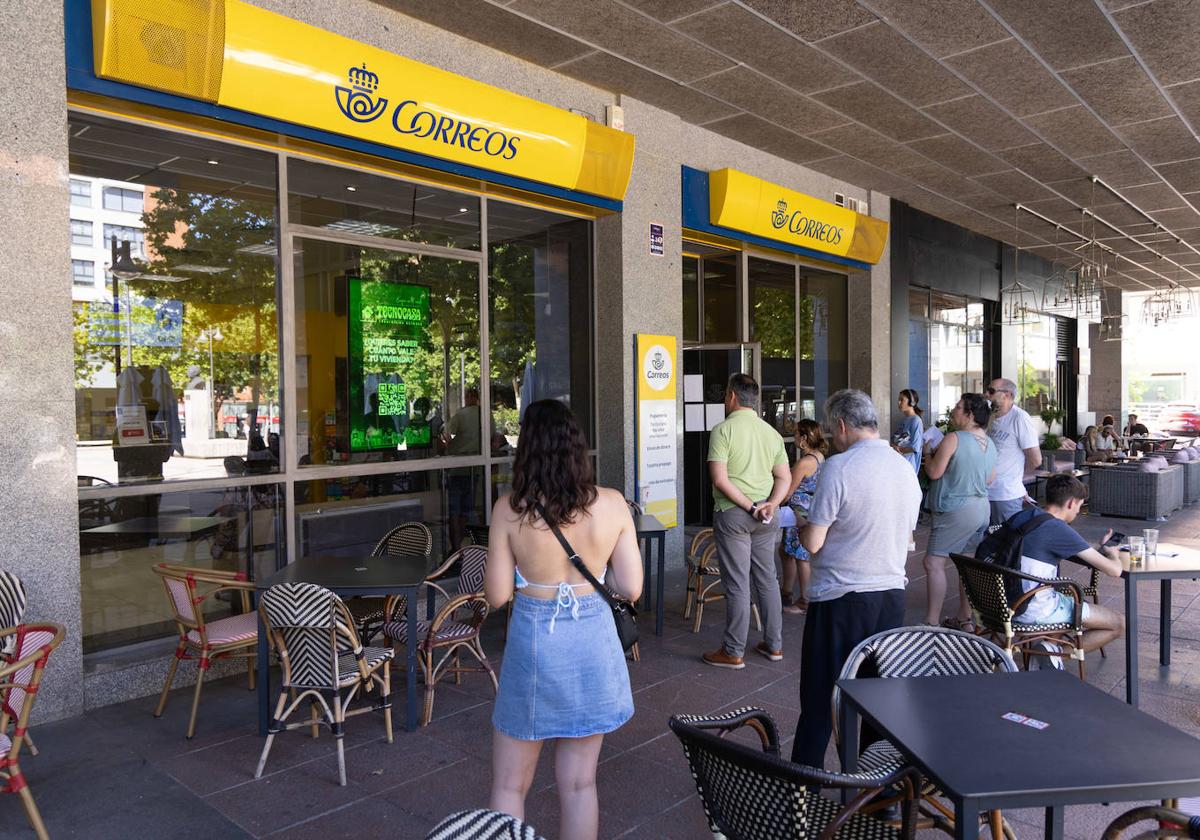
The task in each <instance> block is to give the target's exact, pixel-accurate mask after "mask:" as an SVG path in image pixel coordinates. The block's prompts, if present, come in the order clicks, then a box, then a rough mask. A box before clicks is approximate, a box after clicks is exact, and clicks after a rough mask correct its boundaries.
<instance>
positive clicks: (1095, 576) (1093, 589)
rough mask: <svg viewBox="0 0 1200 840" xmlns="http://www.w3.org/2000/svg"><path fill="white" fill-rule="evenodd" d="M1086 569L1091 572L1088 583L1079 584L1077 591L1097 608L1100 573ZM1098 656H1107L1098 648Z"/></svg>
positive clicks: (1080, 562) (1072, 558)
mask: <svg viewBox="0 0 1200 840" xmlns="http://www.w3.org/2000/svg"><path fill="white" fill-rule="evenodd" d="M1067 559H1068V560H1072V561H1075V562H1077V563H1079V564H1080V565H1084V566H1087V564H1086V563H1083V561H1081V560H1075V558H1074V557H1068V558H1067ZM1088 569H1090V570H1091V572H1090V574H1089V575H1088V582H1087V583H1081V584H1080V585H1079V591H1080V592H1081V593H1082V595H1083V597H1084V598H1085V599H1086V598H1091V599H1092V603H1093V604H1095V605H1096V606H1099V605H1100V574H1101V573H1100V570H1099V569H1097V568H1096V567H1094V566H1088ZM1100 656H1101V658H1103V659H1107V658H1108V654H1107V653H1105V652H1104V648H1100Z"/></svg>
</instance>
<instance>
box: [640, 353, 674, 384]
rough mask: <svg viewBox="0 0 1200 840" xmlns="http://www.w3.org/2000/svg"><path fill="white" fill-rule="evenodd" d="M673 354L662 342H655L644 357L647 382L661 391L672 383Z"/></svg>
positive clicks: (643, 372) (644, 373) (643, 371)
mask: <svg viewBox="0 0 1200 840" xmlns="http://www.w3.org/2000/svg"><path fill="white" fill-rule="evenodd" d="M671 373H672V371H671V354H670V353H668V352H667V349H666V348H665V347H663V346H662V345H661V344H655V345H654V346H653V347H651V348H650V349H649V350H647V351H646V355H645V356H643V357H642V376H644V377H645V378H646V384H647V385H649V386H650V387H651V388H653V389H654V390H655V391H661V390H663V389H665V388H666V387H667V386H668V385H670V384H671Z"/></svg>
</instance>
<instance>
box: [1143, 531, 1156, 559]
mask: <svg viewBox="0 0 1200 840" xmlns="http://www.w3.org/2000/svg"><path fill="white" fill-rule="evenodd" d="M1142 539H1143V540H1144V541H1145V543H1146V556H1147V557H1154V558H1157V557H1158V529H1157V528H1146V529H1145V530H1143V531H1142Z"/></svg>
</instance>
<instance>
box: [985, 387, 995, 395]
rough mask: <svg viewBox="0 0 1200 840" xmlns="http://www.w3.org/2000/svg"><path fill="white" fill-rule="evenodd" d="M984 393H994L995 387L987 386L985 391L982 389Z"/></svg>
mask: <svg viewBox="0 0 1200 840" xmlns="http://www.w3.org/2000/svg"><path fill="white" fill-rule="evenodd" d="M984 393H985V394H994V393H996V389H995V388H988V389H987V390H986V391H984Z"/></svg>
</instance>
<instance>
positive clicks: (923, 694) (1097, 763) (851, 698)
mask: <svg viewBox="0 0 1200 840" xmlns="http://www.w3.org/2000/svg"><path fill="white" fill-rule="evenodd" d="M838 687H839V688H840V689H841V692H842V704H841V712H840V720H839V724H840V731H841V733H842V739H841V744H840V756H841V760H842V766H843V770H844V771H845V772H853V771H854V770H855V768H856V767H857V763H858V751H859V746H858V723H859V719H860V717H861V719H864V720H867V721H869V722H870V723H871V724H872V725H873V726H874V727H875V728H876V729H877V730H879V731H880V732H881V733H883V734H884V735H885V736H886V737H887V738H888V740H889V741H891V742H892V743H893V744H894V745H895V746H896V747H897V748H898V749H899V750H900V751H901V752H902V753H903V754H904V755H905V756H906V757H907V758H908V760H909V761H910V762H911V763H912V764H913V765H915V766H916V767H917V768H918V769H919V770H920V771H921V773H922V775H924V776H925V777H926V778H928V779H929V780H930V781H931V782H932V783H933V784H934V785H936V786H937V788H938V789H939V790H940V791H941V792H942V793H943V794H944V795H945V796H946V797H947V798H948V799H949V800H950V801H951V802H953V804H954V822H955V827H954V836H955V838H957V840H976V838H978V837H979V815H980V814H981V813H983V812H986V811H992V810H995V809H997V808H1000V809H1008V808H1044V809H1045V836H1046V837H1047V838H1052V840H1060V838H1062V836H1063V809H1064V807H1065V806H1067V805H1086V804H1096V803H1111V802H1128V801H1138V800H1158V799H1169V798H1174V797H1183V796H1196V795H1197V794H1200V759H1197V756H1198V755H1200V741H1198V740H1196V739H1195V738H1193V737H1192V736H1191V735H1188V734H1186V733H1184V732H1181V731H1180V730H1178V729H1176V728H1174V727H1173V726H1169V725H1168V724H1166V723H1163V722H1162V721H1161V720H1159V719H1158V718H1155V717H1152V716H1150V715H1148V714H1146V713H1145V712H1140V711H1138V710H1137V709H1135V708H1133V707H1132V706H1129V705H1127V704H1125V703H1122V702H1121V701H1120V699H1119V698H1116V697H1113V696H1111V695H1109V694H1106V693H1104V692H1103V691H1100V690H1099V689H1097V688H1094V687H1092V686H1090V685H1088V684H1087V683H1085V682H1083V681H1082V680H1080V679H1079V678H1078V677H1075V676H1072V675H1070V674H1067V673H1064V672H1062V671H1057V670H1053V669H1047V670H1041V671H1018V672H1016V673H1000V674H969V675H961V676H946V677H905V678H892V679H880V678H875V679H849V680H840V681H839V682H838ZM1009 714H1011V715H1015V716H1017V717H1020V718H1027V719H1029V722H1020V721H1015V720H1010V719H1006V718H1005V717H1004V716H1005V715H1009ZM1030 723H1033V724H1036V725H1030ZM1039 726H1041V728H1038V727H1039Z"/></svg>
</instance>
